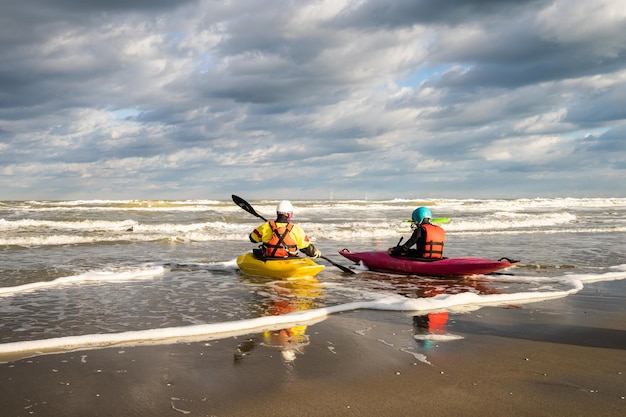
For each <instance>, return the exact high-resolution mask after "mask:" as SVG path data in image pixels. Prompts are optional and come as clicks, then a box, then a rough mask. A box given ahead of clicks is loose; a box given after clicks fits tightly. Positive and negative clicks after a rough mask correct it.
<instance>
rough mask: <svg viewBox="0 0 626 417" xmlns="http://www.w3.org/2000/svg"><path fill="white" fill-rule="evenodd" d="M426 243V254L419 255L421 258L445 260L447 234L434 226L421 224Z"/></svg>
mask: <svg viewBox="0 0 626 417" xmlns="http://www.w3.org/2000/svg"><path fill="white" fill-rule="evenodd" d="M420 227H421V228H422V232H424V233H423V236H422V239H423V240H422V242H424V252H423V253H418V255H419V257H420V258H443V243H444V241H445V240H446V232H445V231H444V230H443V229H442V228H441V227H439V226H435V225H434V224H430V223H424V224H420Z"/></svg>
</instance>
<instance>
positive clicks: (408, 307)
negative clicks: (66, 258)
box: [0, 265, 626, 359]
mask: <svg viewBox="0 0 626 417" xmlns="http://www.w3.org/2000/svg"><path fill="white" fill-rule="evenodd" d="M613 269H614V270H615V271H611V272H607V273H604V274H584V275H567V276H563V277H559V278H556V279H552V280H553V281H554V280H558V281H560V282H561V284H564V285H565V286H566V288H564V289H563V290H559V291H543V292H541V291H540V292H518V293H513V294H476V293H471V292H465V293H458V294H440V295H437V296H435V297H431V298H417V299H415V298H406V297H403V296H401V295H385V296H383V297H379V298H377V299H372V300H365V301H358V302H352V303H345V304H340V305H334V306H329V307H324V308H316V309H310V310H301V311H295V312H291V313H287V314H283V315H277V316H265V317H258V318H251V319H245V320H237V321H229V322H222V323H211V324H201V325H192V326H181V327H170V328H159V329H149V330H138V331H128V332H122V333H113V334H89V335H82V336H68V337H58V338H53V339H44V340H32V341H23V342H14V343H5V344H0V354H1V355H3V357H5V358H6V357H9V358H12V357H13V356H15V355H17V354H20V356H21V357H24V355H26V356H31V355H37V354H43V353H58V352H63V351H70V350H78V349H92V348H99V347H106V346H120V345H124V346H132V345H139V344H171V343H177V342H182V341H196V340H207V339H218V338H224V337H232V336H233V335H240V334H248V333H252V332H261V331H264V330H273V329H280V328H286V327H292V326H298V325H303V324H313V323H315V322H319V321H320V320H323V319H325V318H326V317H327V316H329V315H331V314H336V313H340V312H346V311H352V310H358V309H370V310H386V311H407V312H413V313H417V314H425V313H428V312H438V311H442V310H454V309H463V308H470V309H471V308H480V307H483V306H498V305H509V304H512V303H513V304H524V303H532V302H537V301H542V300H549V299H555V298H561V297H566V296H568V295H570V294H573V293H576V292H578V291H580V290H581V289H582V288H583V282H598V281H607V280H609V281H610V280H617V279H626V265H619V266H616V267H614V268H613ZM155 273H158V269H147V270H146V274H147V275H150V274H155ZM105 275H106V274H105ZM113 275H115V276H117V277H118V278H119V277H123V276H124V274H113ZM101 276H102V274H93V275H82V276H80V277H75V278H72V279H69V280H62V281H58V282H55V285H59V284H61V283H63V282H64V281H69V282H84V281H86V280H89V277H93V279H100V277H101ZM137 276H138V275H137V271H135V272H133V273H132V274H130V275H129V276H128V278H131V277H137ZM105 279H106V277H105ZM528 279H530V278H528ZM544 279H545V278H544ZM545 280H547V279H545ZM11 355H13V356H11ZM0 359H1V358H0Z"/></svg>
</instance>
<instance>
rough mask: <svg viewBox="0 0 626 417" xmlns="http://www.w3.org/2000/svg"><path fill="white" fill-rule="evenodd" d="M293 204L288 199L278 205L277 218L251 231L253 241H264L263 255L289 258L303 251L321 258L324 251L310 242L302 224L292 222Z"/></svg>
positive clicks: (262, 246)
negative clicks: (301, 226)
mask: <svg viewBox="0 0 626 417" xmlns="http://www.w3.org/2000/svg"><path fill="white" fill-rule="evenodd" d="M292 217H293V206H292V205H291V203H290V202H289V201H287V200H285V201H281V202H280V203H278V206H276V220H270V221H267V222H265V223H263V224H262V225H260V226H259V227H257V228H256V229H254V230H253V231H252V233H250V241H251V242H252V243H262V245H261V247H260V250H261V256H262V257H265V258H288V257H291V256H297V255H298V251H302V253H304V254H305V255H307V256H310V257H312V258H319V257H320V256H322V253H321V252H320V251H319V249H317V248H316V247H315V246H313V244H312V243H311V242H310V240H309V237H308V236H307V235H306V233H304V231H303V230H302V228H300V226H297V225H295V224H293V223H291V219H292ZM253 252H256V251H253Z"/></svg>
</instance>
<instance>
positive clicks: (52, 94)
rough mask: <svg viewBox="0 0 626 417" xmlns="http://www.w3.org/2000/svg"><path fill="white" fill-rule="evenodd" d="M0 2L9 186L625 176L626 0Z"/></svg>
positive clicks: (175, 194)
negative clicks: (1, 3) (625, 6)
mask: <svg viewBox="0 0 626 417" xmlns="http://www.w3.org/2000/svg"><path fill="white" fill-rule="evenodd" d="M2 11H3V12H2V14H0V190H2V193H3V199H43V198H50V199H61V198H63V199H64V198H228V197H229V195H230V193H235V192H236V193H245V195H246V196H248V197H250V198H255V197H257V198H284V197H289V198H310V197H314V198H326V197H327V196H328V195H329V193H333V195H334V197H335V198H359V197H363V196H364V195H367V196H368V197H369V198H393V197H408V198H422V197H466V198H471V197H482V198H485V197H534V196H624V195H625V193H626V187H625V186H624V185H623V178H624V177H625V175H624V169H625V165H626V161H625V155H624V143H625V139H626V138H625V137H624V135H625V134H626V111H625V110H624V109H626V99H625V98H624V97H626V83H625V82H624V79H626V62H625V58H626V11H624V8H623V7H622V5H621V2H620V1H619V0H599V1H596V2H589V1H586V0H555V1H543V0H529V1H502V0H493V1H478V0H474V1H472V0H462V1H452V0H438V1H435V0H397V1H393V2H389V1H383V0H364V1H359V2H354V1H348V0H344V1H341V0H339V1H334V0H319V1H302V2H293V1H280V0H277V1H252V0H232V1H220V0H193V1H192V0H189V1H184V0H179V1H171V0H126V1H121V0H108V1H91V2H86V1H81V0H64V1H63V0H24V1H20V2H8V1H5V2H3V5H2ZM594 175H597V176H598V177H601V178H602V181H601V182H597V181H596V182H593V181H590V180H589V178H590V177H593V176H594ZM277 194H278V195H277Z"/></svg>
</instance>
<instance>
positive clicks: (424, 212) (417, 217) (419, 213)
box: [411, 207, 433, 224]
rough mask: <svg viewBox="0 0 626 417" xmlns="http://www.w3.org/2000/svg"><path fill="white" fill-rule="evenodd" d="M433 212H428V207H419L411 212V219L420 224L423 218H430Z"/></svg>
mask: <svg viewBox="0 0 626 417" xmlns="http://www.w3.org/2000/svg"><path fill="white" fill-rule="evenodd" d="M432 217H433V214H432V213H431V212H430V209H429V208H428V207H420V208H416V209H415V210H413V214H411V220H413V221H414V222H415V223H417V224H420V223H422V221H424V219H431V218H432Z"/></svg>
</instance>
